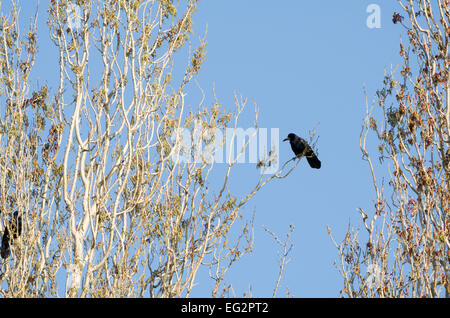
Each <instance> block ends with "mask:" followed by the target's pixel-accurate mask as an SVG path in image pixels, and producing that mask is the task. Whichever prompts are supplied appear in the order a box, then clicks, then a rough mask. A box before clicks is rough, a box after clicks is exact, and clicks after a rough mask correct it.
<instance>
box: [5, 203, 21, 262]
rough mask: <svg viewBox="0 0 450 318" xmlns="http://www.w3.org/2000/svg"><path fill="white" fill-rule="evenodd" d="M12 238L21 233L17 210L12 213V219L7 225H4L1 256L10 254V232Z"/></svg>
mask: <svg viewBox="0 0 450 318" xmlns="http://www.w3.org/2000/svg"><path fill="white" fill-rule="evenodd" d="M10 233H12V238H13V239H17V238H18V237H19V236H20V235H21V234H22V217H21V216H19V212H18V211H16V212H14V213H13V216H12V220H11V221H10V222H9V224H8V225H7V226H5V232H3V237H2V246H1V247H0V255H1V257H2V258H8V257H9V255H10V254H11V249H10V242H11V234H10Z"/></svg>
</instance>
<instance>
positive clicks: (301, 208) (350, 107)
mask: <svg viewBox="0 0 450 318" xmlns="http://www.w3.org/2000/svg"><path fill="white" fill-rule="evenodd" d="M369 4H378V5H379V7H380V9H381V28H373V29H370V28H368V27H367V25H366V19H367V17H368V16H369V15H370V13H367V12H366V8H367V7H368V5H369ZM393 11H396V12H399V11H400V9H399V7H398V5H397V3H396V2H395V1H389V2H388V1H360V0H352V1H331V0H329V1H293V0H292V1H278V2H275V1H250V0H228V1H201V2H200V4H199V10H198V12H197V13H196V16H195V19H194V21H195V30H196V32H197V34H198V35H199V36H202V35H203V33H204V30H205V29H206V26H207V30H208V33H207V41H208V46H207V59H206V63H205V65H204V67H203V69H202V71H201V73H200V75H199V77H198V82H199V83H200V85H201V86H202V88H203V89H204V90H205V93H206V95H210V94H212V84H211V83H212V82H214V84H215V90H216V93H217V96H218V99H219V101H220V102H221V103H223V104H224V105H227V104H228V105H230V107H231V105H233V92H238V93H239V94H242V95H243V96H245V97H247V98H248V99H249V102H252V101H255V102H256V103H258V104H259V106H260V114H259V125H260V127H267V128H272V127H277V128H279V129H280V138H284V137H285V136H286V135H287V134H288V133H290V132H294V133H296V134H298V135H300V136H303V137H308V131H309V130H311V129H313V128H314V126H315V125H316V124H317V123H319V125H318V128H317V133H318V135H319V136H320V138H319V142H318V149H319V158H320V160H321V161H322V168H321V169H320V170H316V169H311V168H310V167H309V166H308V165H307V164H306V161H305V162H302V163H301V164H300V165H299V166H298V167H297V168H296V170H295V171H294V172H293V173H292V174H291V175H290V176H289V177H288V178H286V179H282V180H279V181H277V182H274V183H272V184H270V185H269V186H268V187H266V188H264V189H263V190H262V191H261V192H260V193H259V194H258V195H257V196H256V198H255V200H254V201H252V202H251V203H250V204H249V205H248V206H247V213H251V212H252V210H253V209H256V216H255V249H254V252H253V253H252V254H251V255H249V256H246V257H244V258H243V259H242V261H240V262H239V263H238V264H236V265H235V267H234V268H233V269H232V270H231V271H230V273H229V275H228V281H229V282H230V283H232V284H233V287H234V290H235V291H236V294H237V296H242V292H243V291H245V290H248V287H249V285H250V284H251V285H252V292H253V295H254V296H257V297H267V296H271V295H272V289H273V287H274V283H275V279H276V275H277V273H278V263H277V251H278V250H279V248H278V247H277V245H276V243H275V241H274V240H273V239H272V238H271V237H270V236H269V235H268V234H267V233H266V232H265V231H264V229H263V228H262V225H265V226H266V227H268V228H269V229H270V230H271V231H273V232H275V233H276V234H278V235H279V236H280V238H284V237H285V234H286V233H287V232H288V229H289V224H293V225H294V226H295V231H294V234H293V236H292V241H293V243H294V244H295V247H294V250H293V251H292V253H291V259H292V260H291V262H290V263H289V264H288V265H287V267H286V272H285V275H284V277H283V279H282V281H281V286H280V290H279V294H278V295H279V296H284V295H285V286H288V288H289V290H290V292H291V294H292V296H295V297H336V296H338V295H339V290H340V289H341V288H342V287H343V284H342V279H341V277H340V276H339V273H338V272H337V270H336V269H335V268H334V267H333V261H334V260H335V259H337V252H336V249H335V247H334V245H333V244H332V242H331V240H330V238H329V236H328V234H327V229H326V226H327V225H329V226H330V227H331V229H332V231H333V233H334V235H335V237H336V238H337V239H339V240H341V239H342V238H343V235H344V233H345V230H346V229H347V227H348V224H349V222H351V223H352V225H354V226H358V224H359V214H358V213H357V212H356V209H357V208H358V207H362V208H364V209H366V208H367V209H368V210H369V211H372V208H373V202H372V199H373V197H374V192H373V187H372V185H371V183H370V174H369V170H368V166H367V165H366V163H365V162H364V161H362V160H361V152H360V149H359V134H360V131H361V121H362V119H363V117H364V114H365V96H364V91H363V87H364V85H365V87H366V89H367V95H368V99H369V101H372V98H373V96H374V94H375V91H376V90H377V89H379V88H381V83H382V80H383V75H384V71H385V69H388V70H389V69H390V67H391V65H394V66H395V65H397V63H399V62H400V59H399V55H398V52H399V47H400V46H399V40H400V36H401V35H403V37H404V38H405V35H404V33H403V32H404V30H403V28H402V27H400V26H399V25H394V24H393V23H392V21H391V20H392V13H393ZM249 106H251V103H249ZM248 116H249V117H250V116H251V111H250V112H248ZM373 146H374V147H373V149H374V148H375V146H376V144H373ZM280 147H281V149H280V160H281V162H282V163H283V162H285V161H286V160H288V159H290V158H291V157H292V152H291V149H290V146H289V144H287V143H286V144H280ZM246 171H248V172H246ZM239 172H240V173H239V175H238V176H235V179H233V180H232V182H233V181H234V184H235V189H239V187H240V185H239V184H242V183H244V184H245V185H249V184H251V181H247V180H249V179H250V180H251V178H256V177H257V175H256V173H255V172H254V168H253V167H250V165H249V166H248V169H240V170H239ZM379 177H380V178H381V177H382V175H379ZM253 180H254V179H253ZM241 187H242V188H244V185H241ZM202 285H205V284H202V282H201V281H200V284H199V286H198V287H197V290H196V292H195V293H194V295H196V296H202V295H204V293H205V292H206V291H207V288H206V286H202Z"/></svg>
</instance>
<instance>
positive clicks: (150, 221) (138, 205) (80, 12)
mask: <svg viewBox="0 0 450 318" xmlns="http://www.w3.org/2000/svg"><path fill="white" fill-rule="evenodd" d="M196 6H197V1H194V0H187V1H181V2H178V1H172V0H160V1H151V0H145V1H125V0H103V1H89V0H79V1H75V2H72V1H68V0H52V1H51V2H50V6H49V9H48V12H49V19H48V21H47V24H48V26H49V31H50V37H51V40H52V42H53V43H54V45H55V49H56V50H57V52H58V56H59V60H58V61H55V65H49V73H52V72H53V73H54V74H50V75H55V76H57V78H58V80H59V81H58V83H59V84H58V87H56V88H54V87H49V86H47V85H45V86H43V87H38V88H37V89H32V84H31V75H30V74H31V71H32V68H33V66H34V63H35V58H36V55H37V49H38V43H39V41H38V35H39V36H45V32H44V33H42V32H38V30H37V14H36V16H34V17H33V18H32V20H31V23H30V27H29V29H28V30H27V31H26V32H25V34H21V31H23V30H22V29H21V26H20V23H19V8H18V2H17V1H12V11H11V12H9V13H8V14H5V15H2V16H1V17H0V24H1V30H0V35H1V43H0V66H1V79H0V82H1V84H0V85H1V86H0V98H1V104H2V107H1V111H2V113H1V116H0V120H1V122H0V125H1V126H0V134H1V135H0V138H1V139H0V145H1V151H0V162H1V168H0V187H1V191H0V193H1V194H0V209H1V215H2V216H1V218H2V220H3V228H5V226H6V224H8V220H9V219H10V216H11V214H12V213H13V212H14V211H15V210H17V211H18V213H19V214H20V215H21V216H22V219H23V234H22V235H21V236H20V237H19V238H17V239H15V240H14V241H13V242H11V243H12V244H11V250H12V252H13V253H12V255H11V256H10V257H9V258H6V259H4V260H3V263H2V269H1V271H2V272H1V280H2V282H1V291H0V292H1V294H2V295H3V296H6V297H17V296H22V297H25V296H27V297H42V296H69V297H129V296H135V297H142V296H150V297H179V296H181V297H184V296H189V295H190V293H191V291H192V288H193V287H194V285H195V282H196V276H197V273H198V272H199V269H200V268H202V267H205V268H207V269H209V273H210V274H211V277H212V278H213V279H214V282H215V285H214V287H213V290H212V295H213V296H216V295H218V293H220V290H221V289H220V286H222V285H221V284H223V281H224V274H225V273H226V271H227V270H228V269H229V268H230V267H231V266H232V265H233V263H234V262H236V261H237V260H239V259H240V258H241V257H242V255H243V254H245V253H246V252H248V251H249V250H250V249H251V246H252V242H253V238H252V231H253V222H252V218H251V217H250V216H246V215H243V212H242V207H243V206H245V204H246V203H247V202H248V201H249V200H250V199H251V198H252V197H253V196H254V195H255V194H256V193H257V192H258V191H259V189H261V187H263V186H264V185H265V184H267V183H268V182H270V181H272V180H275V179H278V178H284V177H286V176H287V175H288V174H289V173H290V172H291V171H292V169H294V168H295V167H296V165H297V164H298V161H297V164H294V165H291V164H290V163H289V162H286V163H285V164H284V165H283V166H282V168H281V169H280V170H279V171H278V172H277V173H275V174H272V175H265V174H261V177H260V178H259V179H258V180H255V186H254V188H253V189H252V190H250V192H249V193H247V194H244V195H236V194H233V193H232V192H230V190H229V188H228V181H229V179H230V177H231V175H232V168H233V167H234V166H235V164H236V162H237V158H236V159H233V160H230V161H229V162H227V163H226V164H225V169H223V170H224V173H223V176H222V177H221V179H217V178H218V176H217V174H215V175H214V177H213V178H214V179H213V180H214V181H213V182H211V175H212V171H213V170H214V167H215V164H214V161H212V160H210V156H211V155H212V153H211V152H209V153H207V154H206V156H205V157H201V158H194V160H178V159H177V158H178V157H177V154H179V153H180V151H181V150H180V149H181V148H182V140H181V139H180V138H178V137H179V136H178V135H177V134H178V132H179V131H182V130H183V129H187V130H190V131H192V130H194V129H195V127H202V128H203V129H209V130H211V131H214V130H217V129H221V128H224V127H227V126H228V125H231V127H237V126H238V118H239V115H240V114H241V112H242V111H243V109H244V108H245V105H246V100H245V99H243V98H241V97H239V96H236V98H235V106H236V108H235V110H234V112H229V111H227V109H225V108H223V107H221V106H220V104H219V102H218V101H217V100H216V101H215V102H214V103H213V105H210V106H207V105H204V104H203V103H200V105H199V107H198V109H196V110H188V107H187V106H186V104H185V96H186V93H185V92H186V89H187V86H188V84H189V83H190V82H192V79H193V78H194V77H195V75H196V74H197V73H198V71H199V70H200V68H201V64H202V62H203V61H204V58H205V51H206V42H205V40H204V39H203V40H201V41H200V42H201V43H200V44H199V46H198V47H197V48H195V49H194V50H193V51H192V52H191V54H190V55H189V57H190V60H189V63H188V65H187V66H186V67H185V70H184V75H183V76H181V77H182V78H181V79H179V78H177V77H176V76H175V74H174V65H175V60H174V57H175V55H174V53H175V52H177V51H179V50H181V49H182V48H183V47H184V46H185V44H186V43H187V42H188V41H189V39H190V37H191V35H192V24H193V22H192V18H193V13H194V12H195V10H196ZM52 70H53V71H52ZM255 109H256V115H257V113H258V110H257V107H256V108H255ZM173 136H176V138H172V137H173ZM200 142H201V143H203V144H204V149H209V148H208V145H214V144H215V143H217V142H219V143H223V140H216V138H215V137H214V135H211V134H203V135H201V137H200ZM247 147H248V142H247V143H246V144H245V145H244V148H243V149H242V150H241V152H240V153H239V154H238V155H242V154H243V153H245V149H246V148H247ZM208 158H209V159H208ZM191 159H192V158H191ZM270 160H272V159H271V158H270V157H268V158H267V159H265V160H262V161H260V162H259V163H258V167H260V168H261V169H264V168H266V167H267V166H268V165H269V164H270ZM288 165H289V166H290V168H289V170H288V171H287V172H283V170H284V169H285V168H286V167H287V166H288ZM241 218H242V220H243V221H242V222H240V220H241ZM236 221H239V222H236ZM239 224H241V227H239ZM232 228H233V229H236V230H234V235H230V233H231V229H232ZM236 233H237V234H236Z"/></svg>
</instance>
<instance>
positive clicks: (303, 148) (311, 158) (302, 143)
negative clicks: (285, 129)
mask: <svg viewBox="0 0 450 318" xmlns="http://www.w3.org/2000/svg"><path fill="white" fill-rule="evenodd" d="M287 140H289V142H290V144H291V148H292V151H293V152H294V153H295V155H296V156H297V157H298V158H301V157H303V156H305V157H306V160H308V163H309V165H310V166H311V168H316V169H320V166H321V165H322V164H321V162H320V160H319V158H317V156H316V154H315V153H314V151H313V150H312V149H311V147H310V146H309V145H308V143H307V142H306V140H305V139H303V138H300V137H299V136H297V135H296V134H292V133H291V134H289V135H288V136H287V138H285V139H284V140H283V141H287Z"/></svg>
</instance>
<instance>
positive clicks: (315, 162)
mask: <svg viewBox="0 0 450 318" xmlns="http://www.w3.org/2000/svg"><path fill="white" fill-rule="evenodd" d="M306 160H308V163H309V165H310V166H311V168H316V169H320V166H321V165H322V163H321V162H320V160H319V158H317V156H316V155H315V154H314V153H313V154H312V155H310V156H307V157H306Z"/></svg>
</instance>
